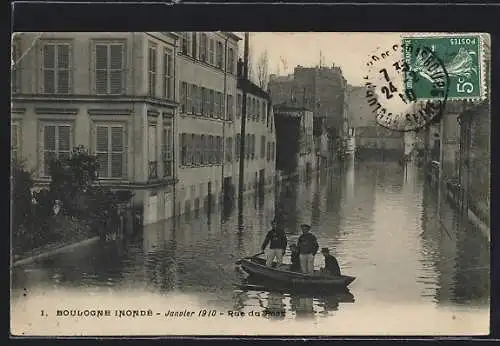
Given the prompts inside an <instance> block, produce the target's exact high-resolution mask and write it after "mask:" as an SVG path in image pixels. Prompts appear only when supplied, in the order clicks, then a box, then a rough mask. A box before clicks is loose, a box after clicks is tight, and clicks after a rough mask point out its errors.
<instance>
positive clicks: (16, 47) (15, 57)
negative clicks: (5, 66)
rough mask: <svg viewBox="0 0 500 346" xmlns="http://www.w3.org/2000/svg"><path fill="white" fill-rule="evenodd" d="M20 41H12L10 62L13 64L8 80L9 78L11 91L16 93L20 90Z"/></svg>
mask: <svg viewBox="0 0 500 346" xmlns="http://www.w3.org/2000/svg"><path fill="white" fill-rule="evenodd" d="M20 48H21V47H20V43H19V41H15V40H14V41H13V42H12V62H13V66H12V69H11V75H10V78H11V79H10V80H11V84H10V86H11V92H12V93H17V92H19V91H21V88H20V81H21V73H20V72H21V61H20V60H19V59H20V58H21V49H20Z"/></svg>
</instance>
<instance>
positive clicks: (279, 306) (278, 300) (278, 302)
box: [264, 292, 286, 320]
mask: <svg viewBox="0 0 500 346" xmlns="http://www.w3.org/2000/svg"><path fill="white" fill-rule="evenodd" d="M284 298H285V295H284V294H283V293H279V292H269V294H268V295H267V306H266V308H265V309H264V314H265V315H264V316H265V317H267V318H271V319H280V320H281V319H284V318H285V315H286V309H285V304H284V301H283V300H284Z"/></svg>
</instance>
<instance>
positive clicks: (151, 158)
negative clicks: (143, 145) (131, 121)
mask: <svg viewBox="0 0 500 346" xmlns="http://www.w3.org/2000/svg"><path fill="white" fill-rule="evenodd" d="M147 140H148V179H156V178H158V160H157V156H156V147H157V145H158V143H157V142H156V124H153V123H150V124H148V139H147Z"/></svg>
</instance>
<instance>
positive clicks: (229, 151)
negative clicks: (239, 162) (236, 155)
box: [225, 137, 233, 162]
mask: <svg viewBox="0 0 500 346" xmlns="http://www.w3.org/2000/svg"><path fill="white" fill-rule="evenodd" d="M225 151H226V161H227V162H232V161H233V138H232V137H229V138H227V139H226V150H225Z"/></svg>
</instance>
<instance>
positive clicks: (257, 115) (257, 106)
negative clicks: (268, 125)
mask: <svg viewBox="0 0 500 346" xmlns="http://www.w3.org/2000/svg"><path fill="white" fill-rule="evenodd" d="M255 121H260V100H255Z"/></svg>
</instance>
